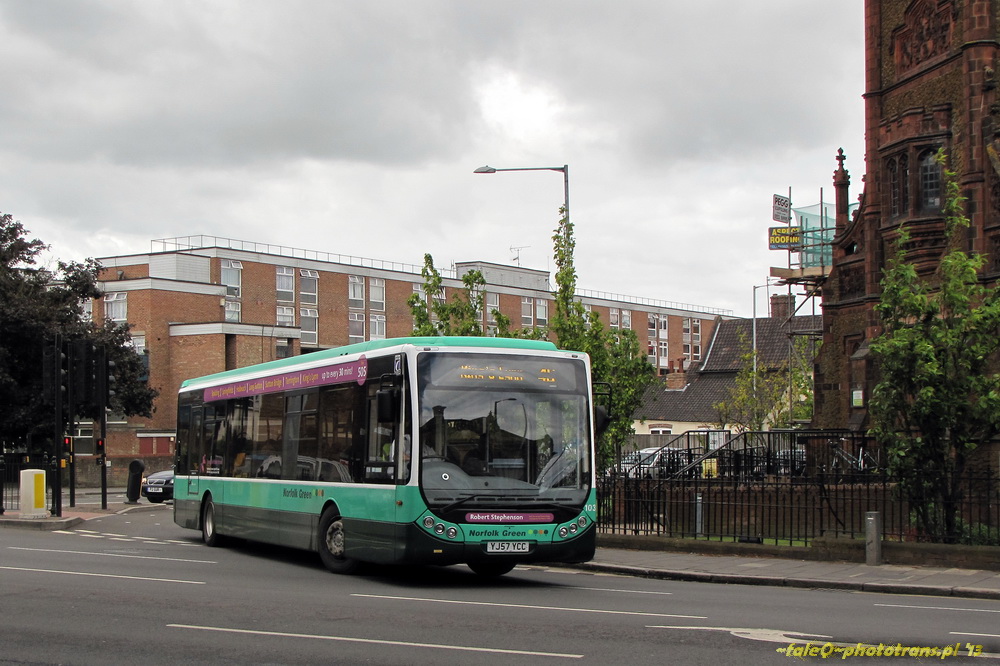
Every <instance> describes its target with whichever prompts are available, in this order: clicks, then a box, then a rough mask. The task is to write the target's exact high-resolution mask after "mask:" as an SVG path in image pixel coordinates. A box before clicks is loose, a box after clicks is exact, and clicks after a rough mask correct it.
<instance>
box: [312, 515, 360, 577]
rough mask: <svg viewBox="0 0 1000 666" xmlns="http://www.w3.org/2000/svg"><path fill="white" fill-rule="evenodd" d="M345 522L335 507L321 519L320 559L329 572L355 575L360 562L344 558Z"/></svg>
mask: <svg viewBox="0 0 1000 666" xmlns="http://www.w3.org/2000/svg"><path fill="white" fill-rule="evenodd" d="M344 537H345V534H344V520H343V518H341V517H340V514H339V513H338V512H337V510H336V509H334V508H333V507H328V508H327V509H326V510H325V511H324V512H323V515H322V516H321V517H320V519H319V559H320V560H322V561H323V566H325V567H326V569H327V571H329V572H331V573H337V574H349V573H354V571H355V570H357V568H358V561H357V560H354V559H351V558H349V557H345V556H344Z"/></svg>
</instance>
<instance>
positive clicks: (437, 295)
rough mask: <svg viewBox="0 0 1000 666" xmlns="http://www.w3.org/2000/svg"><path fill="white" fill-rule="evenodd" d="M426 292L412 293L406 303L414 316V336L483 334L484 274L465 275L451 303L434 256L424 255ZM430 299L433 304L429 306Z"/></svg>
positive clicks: (476, 272) (470, 273)
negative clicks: (446, 295)
mask: <svg viewBox="0 0 1000 666" xmlns="http://www.w3.org/2000/svg"><path fill="white" fill-rule="evenodd" d="M420 275H421V276H422V277H423V278H424V293H423V294H412V295H411V296H410V298H409V300H408V301H407V305H409V306H410V311H411V312H412V313H413V334H414V335H459V336H465V335H482V334H483V299H484V296H483V290H484V289H485V287H486V279H485V278H484V277H483V274H482V272H481V271H477V270H472V271H469V272H468V273H466V274H465V275H463V276H462V284H463V285H464V288H463V289H462V290H461V291H460V292H458V293H455V294H452V298H451V300H450V301H448V300H447V299H446V298H445V289H444V281H443V280H442V279H441V273H440V272H439V271H438V270H437V268H435V267H434V257H432V256H431V255H430V254H425V255H424V267H423V268H422V269H421V270H420ZM428 299H430V305H428V302H427V301H428Z"/></svg>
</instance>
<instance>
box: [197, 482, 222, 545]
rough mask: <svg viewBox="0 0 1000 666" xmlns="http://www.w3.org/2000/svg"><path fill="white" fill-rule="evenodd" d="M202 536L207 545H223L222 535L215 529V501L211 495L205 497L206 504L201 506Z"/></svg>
mask: <svg viewBox="0 0 1000 666" xmlns="http://www.w3.org/2000/svg"><path fill="white" fill-rule="evenodd" d="M201 538H202V540H203V541H204V542H205V545H206V546H209V547H215V546H221V545H222V535H221V534H219V533H218V532H217V531H216V530H215V502H213V501H212V496H211V495H209V496H208V497H206V498H205V504H204V505H203V506H202V508H201Z"/></svg>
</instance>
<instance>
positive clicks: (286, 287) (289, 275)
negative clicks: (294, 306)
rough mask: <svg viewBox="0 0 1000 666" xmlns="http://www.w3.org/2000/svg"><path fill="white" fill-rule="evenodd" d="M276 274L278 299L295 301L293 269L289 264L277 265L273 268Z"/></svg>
mask: <svg viewBox="0 0 1000 666" xmlns="http://www.w3.org/2000/svg"><path fill="white" fill-rule="evenodd" d="M275 274H276V276H277V280H276V283H277V285H276V286H277V290H278V300H279V301H285V302H292V303H294V302H295V271H294V270H293V269H292V268H291V267H290V266H278V267H276V268H275Z"/></svg>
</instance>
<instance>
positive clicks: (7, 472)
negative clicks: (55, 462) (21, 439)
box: [0, 453, 51, 511]
mask: <svg viewBox="0 0 1000 666" xmlns="http://www.w3.org/2000/svg"><path fill="white" fill-rule="evenodd" d="M50 464H51V458H50V457H49V456H48V455H45V454H34V455H29V454H26V453H0V508H2V509H3V510H4V511H18V510H19V509H20V507H21V470H22V469H41V470H46V475H45V477H46V491H45V496H46V503H47V504H48V503H51V491H50V489H49V487H48V484H49V482H50V480H51V474H50V473H49V469H50Z"/></svg>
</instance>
